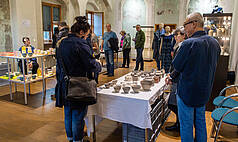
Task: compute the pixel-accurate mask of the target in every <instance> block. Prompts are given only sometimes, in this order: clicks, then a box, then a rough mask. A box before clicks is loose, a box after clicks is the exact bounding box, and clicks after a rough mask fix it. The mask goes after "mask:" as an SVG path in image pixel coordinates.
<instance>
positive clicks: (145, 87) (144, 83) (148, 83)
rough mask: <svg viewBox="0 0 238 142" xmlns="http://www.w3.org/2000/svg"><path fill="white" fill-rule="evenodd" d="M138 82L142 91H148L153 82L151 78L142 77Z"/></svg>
mask: <svg viewBox="0 0 238 142" xmlns="http://www.w3.org/2000/svg"><path fill="white" fill-rule="evenodd" d="M140 83H141V86H142V88H143V90H144V91H150V88H151V86H152V84H153V82H152V80H149V79H144V80H142V81H141V82H140Z"/></svg>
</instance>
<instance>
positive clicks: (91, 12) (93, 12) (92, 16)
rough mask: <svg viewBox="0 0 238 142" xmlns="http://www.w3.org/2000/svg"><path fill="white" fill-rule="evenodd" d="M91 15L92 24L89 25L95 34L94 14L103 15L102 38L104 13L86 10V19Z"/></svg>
mask: <svg viewBox="0 0 238 142" xmlns="http://www.w3.org/2000/svg"><path fill="white" fill-rule="evenodd" d="M89 13H90V14H91V23H89V24H90V25H91V30H92V32H94V14H95V13H101V14H102V36H103V34H104V12H98V11H90V10H86V17H87V18H88V14H89Z"/></svg>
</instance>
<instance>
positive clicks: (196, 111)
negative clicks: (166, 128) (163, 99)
mask: <svg viewBox="0 0 238 142" xmlns="http://www.w3.org/2000/svg"><path fill="white" fill-rule="evenodd" d="M177 103H178V114H179V121H180V135H181V142H194V141H195V142H206V141H207V128H206V119H205V106H203V107H189V106H187V105H186V104H184V102H183V100H182V99H181V98H180V97H179V96H178V95H177ZM193 125H194V127H195V139H194V138H193Z"/></svg>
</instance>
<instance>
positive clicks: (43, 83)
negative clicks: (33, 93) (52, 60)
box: [41, 57, 46, 104]
mask: <svg viewBox="0 0 238 142" xmlns="http://www.w3.org/2000/svg"><path fill="white" fill-rule="evenodd" d="M44 62H45V61H44V57H41V69H42V88H43V89H42V95H43V104H44V100H45V97H46V80H45V64H44Z"/></svg>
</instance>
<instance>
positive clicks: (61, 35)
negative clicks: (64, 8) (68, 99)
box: [52, 22, 69, 105]
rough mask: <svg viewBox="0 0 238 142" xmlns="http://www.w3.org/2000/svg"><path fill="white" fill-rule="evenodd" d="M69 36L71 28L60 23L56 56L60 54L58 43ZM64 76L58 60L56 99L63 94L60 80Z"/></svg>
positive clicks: (56, 41) (64, 23) (56, 40)
mask: <svg viewBox="0 0 238 142" xmlns="http://www.w3.org/2000/svg"><path fill="white" fill-rule="evenodd" d="M68 34H69V27H68V25H67V23H66V22H60V23H59V33H58V35H57V37H56V39H55V41H54V43H55V44H56V56H57V54H58V48H57V45H58V44H57V43H58V41H59V40H61V39H62V38H64V37H67V36H68ZM63 76H64V73H63V72H62V67H60V65H59V60H56V81H57V83H56V86H55V97H56V96H61V94H62V93H63V92H62V90H61V87H60V86H61V85H62V82H61V81H60V80H62V77H63ZM52 97H53V96H52ZM56 105H57V104H56Z"/></svg>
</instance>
